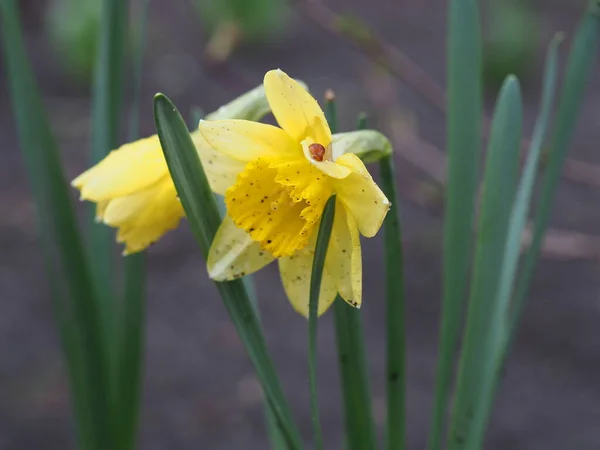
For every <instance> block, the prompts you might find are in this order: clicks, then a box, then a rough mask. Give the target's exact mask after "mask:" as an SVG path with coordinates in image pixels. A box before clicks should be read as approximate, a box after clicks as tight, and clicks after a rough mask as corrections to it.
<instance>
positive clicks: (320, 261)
mask: <svg viewBox="0 0 600 450" xmlns="http://www.w3.org/2000/svg"><path fill="white" fill-rule="evenodd" d="M334 216H335V195H333V196H331V198H330V199H329V200H328V201H327V204H326V205H325V209H324V210H323V216H322V217H321V225H320V226H319V234H318V236H317V244H316V247H315V257H314V259H313V265H312V272H311V275H310V298H309V304H308V376H309V386H310V409H311V415H312V422H313V431H314V444H315V449H317V450H322V449H323V435H322V432H321V423H320V421H319V402H318V397H317V320H318V318H317V311H318V309H319V294H320V292H321V280H322V279H323V269H324V267H325V257H326V256H327V248H328V247H329V238H330V237H331V230H332V229H333V218H334Z"/></svg>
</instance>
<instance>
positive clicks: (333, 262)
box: [325, 200, 362, 308]
mask: <svg viewBox="0 0 600 450" xmlns="http://www.w3.org/2000/svg"><path fill="white" fill-rule="evenodd" d="M325 265H326V266H327V268H328V270H329V271H330V272H331V273H332V274H333V276H334V277H335V280H336V285H337V290H338V292H339V294H340V296H341V297H342V298H343V299H344V300H345V301H346V302H347V303H348V304H349V305H351V306H354V307H355V308H360V305H361V303H362V256H361V248H360V236H359V233H358V227H357V225H356V220H355V219H354V217H353V216H352V214H348V213H347V212H346V209H345V207H344V205H343V204H341V202H340V201H339V200H338V201H337V205H336V208H335V219H334V221H333V230H332V234H331V240H330V243H329V248H328V249H327V259H326V261H325Z"/></svg>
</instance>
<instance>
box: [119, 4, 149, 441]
mask: <svg viewBox="0 0 600 450" xmlns="http://www.w3.org/2000/svg"><path fill="white" fill-rule="evenodd" d="M141 8H142V9H141V18H140V23H139V25H138V26H139V36H138V37H137V40H136V44H137V47H136V48H135V51H134V55H133V74H134V75H133V80H132V89H131V90H132V92H133V94H132V100H131V108H130V110H129V133H128V134H129V136H128V138H129V141H134V140H136V139H137V138H138V137H139V115H140V93H141V86H142V66H143V60H144V47H145V42H146V28H147V21H148V11H149V9H150V0H144V2H143V4H142V5H141ZM124 272H125V277H124V289H123V297H122V302H121V303H122V304H121V305H119V306H120V308H119V310H118V312H119V314H118V329H117V332H118V336H117V337H118V341H117V346H116V351H117V362H116V364H117V371H116V380H115V382H116V385H117V387H116V393H117V394H116V401H117V402H118V407H117V409H116V414H119V415H120V419H119V420H118V421H117V427H118V429H117V431H118V433H119V441H118V445H119V447H120V448H121V449H124V450H132V449H134V448H135V446H136V444H135V443H136V438H137V429H138V421H139V414H140V397H141V392H142V378H143V377H142V372H143V357H144V331H145V327H144V324H145V296H146V290H145V287H146V285H145V284H146V264H145V257H144V253H136V254H134V255H129V256H127V257H126V258H125V259H124Z"/></svg>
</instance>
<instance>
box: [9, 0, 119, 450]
mask: <svg viewBox="0 0 600 450" xmlns="http://www.w3.org/2000/svg"><path fill="white" fill-rule="evenodd" d="M0 33H1V34H2V42H3V43H4V57H5V61H6V66H5V67H6V70H7V79H8V82H9V86H10V95H11V100H12V107H13V111H14V116H15V118H16V124H17V131H18V136H19V141H20V144H21V150H22V154H23V159H24V162H25V167H26V169H27V174H28V177H29V182H30V186H31V191H32V194H33V197H34V201H35V205H36V211H37V218H38V229H39V233H40V239H41V244H42V251H43V257H44V260H45V263H46V269H47V270H48V274H49V280H50V287H51V292H52V296H53V300H54V305H55V308H56V315H57V318H58V321H59V326H60V331H61V338H62V343H63V348H64V351H65V354H66V359H67V368H68V373H69V377H70V383H71V395H72V399H73V400H72V401H73V406H74V409H75V422H76V426H77V431H78V439H79V444H80V446H81V448H83V449H86V450H103V449H106V448H111V447H112V445H111V441H110V427H109V424H108V423H107V421H108V417H109V413H108V402H107V399H108V393H109V389H108V385H107V381H108V368H107V366H106V362H107V358H106V352H105V350H106V349H105V348H104V345H103V340H102V332H101V328H100V324H99V323H98V314H97V309H96V306H97V299H96V297H95V296H96V291H95V289H94V284H93V282H92V277H91V272H90V268H89V266H88V261H87V259H86V254H85V251H84V247H83V243H82V239H81V236H80V233H79V230H78V228H77V221H76V217H75V213H74V210H73V206H72V204H71V198H70V188H69V186H68V184H67V182H66V180H65V176H64V173H63V170H62V167H61V162H60V157H59V152H58V149H57V146H56V142H55V140H54V137H53V136H52V133H51V131H50V125H49V123H48V119H47V116H46V114H45V112H44V108H43V105H42V100H41V97H40V93H39V89H38V86H37V83H36V81H35V79H34V76H33V72H32V70H31V67H30V64H29V61H28V59H27V56H26V52H25V46H24V43H23V37H22V32H21V27H20V19H19V15H18V10H17V6H16V3H15V1H14V0H5V1H2V2H0Z"/></svg>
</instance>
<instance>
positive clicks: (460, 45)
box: [429, 0, 483, 450]
mask: <svg viewBox="0 0 600 450" xmlns="http://www.w3.org/2000/svg"><path fill="white" fill-rule="evenodd" d="M477 3H478V2H477V1H476V0H452V1H451V2H450V5H449V31H448V178H447V179H448V183H447V190H446V202H445V205H446V212H445V220H444V269H443V278H444V279H443V303H442V323H441V332H440V338H439V353H438V358H439V360H438V368H437V373H436V383H435V403H434V411H433V419H432V424H431V431H430V436H429V450H440V446H441V444H442V439H443V431H444V418H445V416H446V410H447V405H448V398H449V395H450V387H451V386H452V379H453V374H454V361H455V355H456V348H457V345H458V337H459V332H460V324H461V320H462V315H463V308H464V298H465V297H466V295H467V281H468V275H469V268H470V264H471V250H472V238H471V230H472V224H473V211H474V205H475V194H476V190H477V171H478V167H479V158H480V147H481V144H480V136H481V120H482V119H481V117H482V113H483V108H482V105H483V100H482V80H481V30H480V25H479V8H478V5H477Z"/></svg>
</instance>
